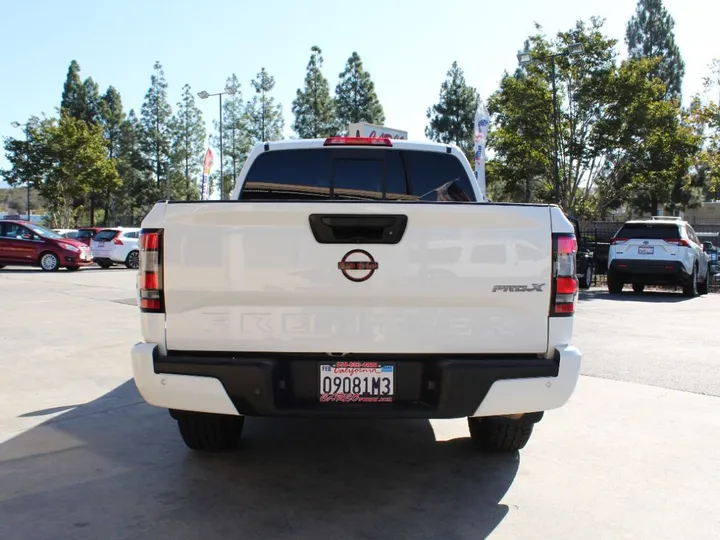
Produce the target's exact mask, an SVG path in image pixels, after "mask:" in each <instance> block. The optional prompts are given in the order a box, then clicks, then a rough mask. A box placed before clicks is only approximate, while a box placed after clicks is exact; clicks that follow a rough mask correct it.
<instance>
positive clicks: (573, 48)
mask: <svg viewBox="0 0 720 540" xmlns="http://www.w3.org/2000/svg"><path fill="white" fill-rule="evenodd" d="M584 52H585V47H584V46H583V44H582V43H571V44H570V45H568V46H567V48H566V49H565V50H564V51H561V52H558V53H555V54H549V55H541V56H535V57H533V56H532V55H531V54H530V53H529V52H527V51H525V52H521V53H518V55H517V59H518V63H519V64H520V66H521V67H525V66H527V65H528V64H531V63H532V62H534V61H536V62H550V78H551V79H552V102H553V144H554V147H555V148H554V151H555V155H554V159H553V176H554V178H553V180H554V182H555V203H556V204H561V202H560V166H559V164H558V160H559V157H558V154H559V150H558V138H559V135H558V103H557V87H556V86H555V60H556V59H558V58H561V57H564V56H578V55H581V54H583V53H584Z"/></svg>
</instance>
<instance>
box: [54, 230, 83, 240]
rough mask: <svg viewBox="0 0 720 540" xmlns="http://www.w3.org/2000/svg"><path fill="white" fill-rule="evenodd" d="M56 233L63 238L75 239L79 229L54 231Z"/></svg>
mask: <svg viewBox="0 0 720 540" xmlns="http://www.w3.org/2000/svg"><path fill="white" fill-rule="evenodd" d="M53 232H54V233H57V234H59V235H60V236H62V237H63V238H75V237H76V236H77V233H78V231H77V229H53Z"/></svg>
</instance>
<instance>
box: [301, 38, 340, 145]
mask: <svg viewBox="0 0 720 540" xmlns="http://www.w3.org/2000/svg"><path fill="white" fill-rule="evenodd" d="M310 50H311V53H310V61H309V62H308V65H307V73H306V75H305V89H304V90H301V89H299V88H298V90H297V95H296V97H295V101H293V106H292V112H293V114H294V115H295V122H294V123H293V126H292V128H293V129H294V130H295V132H296V133H297V134H298V136H299V137H300V138H301V139H315V138H318V137H330V136H332V135H335V134H336V133H337V131H338V129H337V122H336V120H335V104H334V103H333V100H332V97H331V96H330V85H329V84H328V81H327V79H326V78H325V77H324V76H323V74H322V65H323V57H322V51H321V50H320V47H312V48H311V49H310Z"/></svg>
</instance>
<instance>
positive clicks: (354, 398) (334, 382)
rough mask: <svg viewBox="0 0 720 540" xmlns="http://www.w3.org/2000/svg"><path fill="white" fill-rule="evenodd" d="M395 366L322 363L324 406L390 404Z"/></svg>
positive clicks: (373, 363)
mask: <svg viewBox="0 0 720 540" xmlns="http://www.w3.org/2000/svg"><path fill="white" fill-rule="evenodd" d="M394 392H395V366H394V365H393V364H386V363H379V362H335V363H331V364H320V402H321V403H391V402H392V400H393V394H394Z"/></svg>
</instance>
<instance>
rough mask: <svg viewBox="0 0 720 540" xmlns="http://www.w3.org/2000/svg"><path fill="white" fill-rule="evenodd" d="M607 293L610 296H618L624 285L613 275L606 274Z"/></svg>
mask: <svg viewBox="0 0 720 540" xmlns="http://www.w3.org/2000/svg"><path fill="white" fill-rule="evenodd" d="M607 286H608V292H609V293H610V294H620V293H621V292H622V290H623V287H624V286H625V284H624V283H623V282H622V281H621V280H619V279H618V278H617V276H616V275H614V274H608V276H607Z"/></svg>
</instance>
